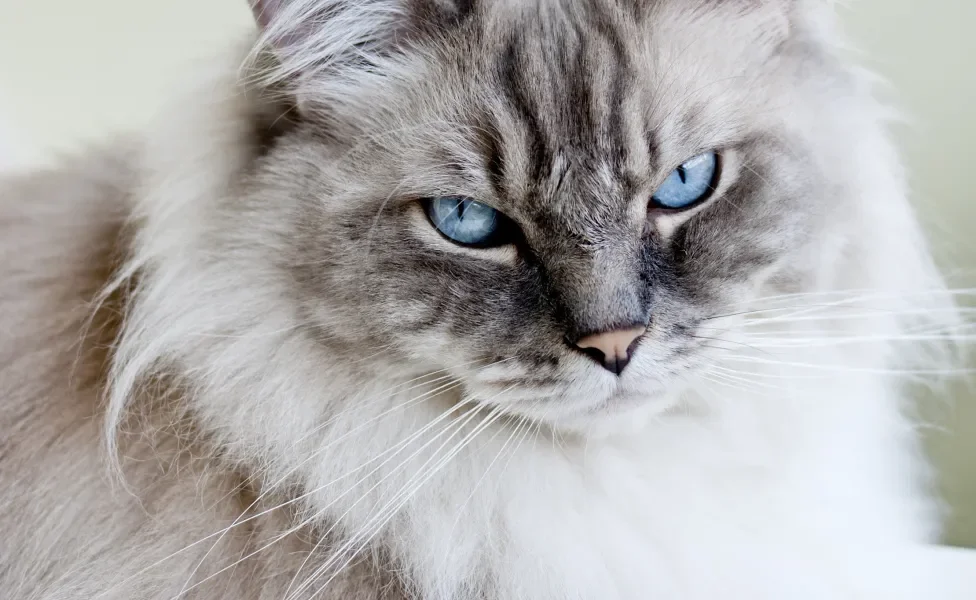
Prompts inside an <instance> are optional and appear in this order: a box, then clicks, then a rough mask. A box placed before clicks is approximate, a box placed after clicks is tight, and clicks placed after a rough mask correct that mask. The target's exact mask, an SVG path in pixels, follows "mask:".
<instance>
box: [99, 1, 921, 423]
mask: <svg viewBox="0 0 976 600" xmlns="http://www.w3.org/2000/svg"><path fill="white" fill-rule="evenodd" d="M252 7H253V8H254V11H255V15H256V17H257V21H258V23H259V24H260V25H261V30H262V36H261V38H260V41H259V42H258V43H257V44H256V45H254V46H252V47H253V48H254V50H253V52H252V53H251V60H250V61H249V62H248V63H247V66H246V69H245V72H244V75H243V78H242V77H241V76H240V75H239V74H236V73H235V74H234V76H233V82H232V83H228V85H229V86H242V87H243V88H244V92H245V93H243V94H240V95H235V94H227V95H226V97H225V96H224V95H221V96H220V97H219V98H218V97H216V96H213V89H214V87H215V86H214V84H213V83H212V82H209V81H208V82H207V84H206V85H207V87H206V88H205V90H204V92H203V93H204V96H201V95H200V94H197V95H196V96H194V97H192V98H191V99H190V105H193V104H199V103H200V98H201V97H206V98H211V99H213V100H214V101H215V102H217V103H218V104H220V107H217V108H211V107H209V106H203V107H201V110H199V111H197V112H194V113H193V114H194V115H196V116H192V117H189V116H188V117H184V116H180V117H179V119H183V120H182V121H177V122H174V123H175V124H173V123H169V122H167V125H166V126H165V127H164V128H163V129H162V130H161V134H160V135H159V136H158V138H159V140H158V141H159V144H160V147H159V148H156V149H153V148H152V147H151V148H150V149H149V155H150V159H149V160H147V163H150V164H151V167H150V174H151V177H150V181H149V183H148V184H147V185H146V189H147V190H148V191H149V192H150V193H149V194H148V196H147V197H146V198H145V199H143V201H142V202H141V203H140V210H141V212H142V213H143V214H141V215H138V216H139V217H141V218H140V219H138V222H139V223H141V226H142V229H141V231H140V233H139V235H138V236H137V240H136V254H135V256H134V258H133V259H132V260H131V262H130V263H129V265H128V269H127V270H126V271H125V272H124V273H123V274H122V275H121V276H120V281H121V280H123V278H124V277H127V276H129V275H136V276H137V277H138V279H139V283H138V285H137V286H136V288H135V291H136V294H135V296H134V300H133V303H132V308H131V310H130V313H129V315H128V318H127V322H126V328H125V331H124V333H123V336H122V338H121V340H120V344H119V350H118V352H117V355H116V359H115V370H114V372H113V377H114V379H113V388H112V402H111V403H110V407H111V410H112V411H113V413H112V415H113V418H112V419H110V420H109V422H110V424H112V423H116V422H117V421H118V417H119V416H120V415H121V414H122V413H123V411H124V408H125V406H126V403H127V402H129V400H130V398H129V397H130V396H131V395H132V392H133V390H134V389H135V387H137V382H138V381H139V380H140V379H145V378H146V377H147V376H149V375H154V373H156V372H159V371H162V370H165V367H161V366H159V365H165V364H169V363H176V368H175V369H169V370H168V371H167V373H168V374H172V373H173V372H176V373H181V374H182V375H181V376H180V377H179V379H180V381H181V382H183V384H185V385H186V386H189V387H190V388H195V389H197V390H199V391H200V394H201V398H208V399H209V400H208V401H207V402H203V401H201V402H199V403H198V404H199V406H197V407H196V408H197V409H198V412H199V414H198V416H197V418H198V419H204V420H214V421H216V422H217V423H218V424H217V425H216V426H215V429H219V430H222V431H227V432H233V431H244V430H248V428H251V429H256V430H262V431H264V430H266V431H267V432H268V433H267V435H268V436H273V437H274V436H277V437H278V438H281V437H289V436H295V437H301V436H302V435H304V433H302V432H303V431H304V430H303V429H302V427H304V426H305V425H304V424H307V423H312V422H317V421H318V420H321V411H322V410H323V409H322V406H323V404H325V405H329V404H330V403H339V404H343V403H344V402H345V403H349V402H358V401H359V400H356V399H355V398H360V396H363V395H368V394H367V392H365V391H362V390H365V389H366V387H364V386H368V385H372V384H375V385H381V386H385V385H387V384H390V383H391V381H392V382H393V383H396V382H404V381H413V380H414V379H415V378H422V377H425V376H431V375H436V377H437V378H439V379H438V380H446V381H448V382H452V383H451V384H450V385H446V386H445V387H446V388H447V389H449V390H450V391H451V393H452V394H453V393H454V391H455V390H457V389H460V390H462V396H463V398H464V399H466V400H468V401H471V402H473V403H476V404H477V405H479V406H493V407H497V408H499V409H500V410H502V411H504V412H505V413H507V414H512V415H520V416H524V417H528V418H530V419H532V420H534V421H537V422H539V421H541V422H546V423H549V424H552V425H554V426H556V427H559V428H567V429H577V428H591V427H593V425H594V424H595V423H598V422H601V421H603V420H605V419H608V418H611V419H617V420H618V421H619V420H621V419H622V420H623V421H626V420H628V419H629V418H630V416H631V415H633V414H634V411H635V410H638V409H640V410H645V411H648V410H650V411H651V412H655V411H660V410H666V409H668V408H670V407H672V406H674V404H675V402H678V401H680V399H681V397H682V393H681V392H682V390H683V389H684V386H685V385H687V384H689V383H694V382H696V381H697V380H699V379H701V377H702V376H703V374H705V373H706V371H708V369H710V366H711V364H712V363H713V362H714V353H715V352H716V347H722V346H724V345H726V344H727V342H725V341H722V340H723V339H724V338H723V336H722V333H723V332H724V333H727V332H728V331H730V330H734V329H735V328H736V327H737V324H736V323H737V322H736V316H735V315H737V314H738V313H740V312H743V311H745V310H746V308H748V307H749V306H750V303H751V302H753V301H754V300H755V299H756V298H759V297H769V296H775V295H780V296H783V295H787V297H788V295H789V294H792V293H797V292H803V293H811V292H821V291H832V290H838V289H840V290H849V289H865V288H869V289H882V288H883V289H888V290H895V289H897V290H905V289H918V287H919V286H925V285H930V284H931V285H932V287H938V285H939V284H938V277H937V276H936V275H935V274H934V270H933V269H932V267H931V263H930V259H929V256H928V253H927V251H926V249H925V245H924V242H923V241H922V239H921V236H920V234H919V232H918V229H917V224H916V222H915V219H914V217H913V216H912V214H911V210H910V208H909V206H908V204H907V202H905V199H904V195H903V193H902V189H901V183H900V180H899V176H898V175H899V169H898V163H897V158H896V157H895V156H894V154H893V152H892V150H891V145H890V144H889V143H888V142H887V140H886V139H885V138H884V134H883V129H882V128H881V127H879V122H880V119H879V116H880V115H881V113H880V112H879V111H878V109H877V105H876V104H874V103H873V102H872V101H871V100H870V96H869V94H867V93H865V89H864V87H863V84H862V83H861V79H860V78H859V77H857V76H856V75H855V74H854V73H853V72H852V71H851V69H850V68H849V67H848V66H846V63H844V62H843V61H842V60H841V59H840V58H839V57H838V53H837V49H836V43H835V42H834V40H833V33H832V31H833V26H832V24H831V18H830V17H829V15H830V11H829V3H828V2H826V1H825V0H823V1H821V0H763V1H747V0H724V1H721V2H715V1H709V2H706V1H704V0H703V1H696V2H689V1H685V0H680V1H679V0H653V1H651V0H641V1H626V0H580V1H571V0H533V1H516V0H496V1H491V2H489V1H487V0H477V1H463V0H361V1H358V2H350V1H345V0H275V1H272V0H263V1H258V0H255V1H253V2H252ZM242 81H243V82H244V84H242V83H241V82H242ZM205 94H210V96H206V95H205ZM221 103H223V104H221ZM224 104H228V105H229V104H233V107H231V108H228V107H226V106H224ZM180 110H184V109H180ZM191 112H192V111H191ZM231 113H233V114H239V115H241V116H240V118H239V119H237V120H234V119H230V118H228V117H227V116H226V115H227V114H231ZM180 114H181V115H182V113H180ZM187 119H189V120H187ZM153 157H154V158H153ZM896 264H897V265H899V268H898V269H893V268H892V265H896ZM733 343H734V342H733ZM719 349H722V348H719ZM726 349H727V348H726ZM339 379H342V381H341V382H340V381H339ZM320 380H321V381H320ZM455 384H456V385H455ZM221 390H222V391H223V392H224V393H223V394H219V393H218V392H220V391H221ZM242 394H247V395H250V396H253V397H254V400H253V402H250V401H248V402H244V401H242V400H241V398H242ZM323 394H325V395H326V396H328V395H329V394H332V395H333V396H335V397H332V398H331V399H330V398H325V397H323ZM353 397H355V398H353ZM218 398H223V402H220V401H218ZM260 403H263V404H260ZM286 404H287V406H286ZM269 406H270V409H269V408H268V407H269ZM342 408H343V407H342V406H334V407H331V410H339V409H342ZM201 415H202V416H201ZM234 415H236V416H234ZM232 416H233V418H232ZM238 417H239V418H238ZM272 417H275V418H278V417H280V420H279V421H275V420H274V419H273V418H272ZM234 419H238V420H236V421H235V420H234ZM249 419H250V420H249ZM286 421H287V422H286ZM292 425H294V428H293V429H294V431H292V430H290V429H289V427H292ZM262 435H265V434H262ZM238 437H240V436H238ZM231 438H233V436H231ZM233 441H236V438H233Z"/></svg>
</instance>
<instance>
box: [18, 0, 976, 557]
mask: <svg viewBox="0 0 976 600" xmlns="http://www.w3.org/2000/svg"><path fill="white" fill-rule="evenodd" d="M779 1H796V0H779ZM825 1H826V0H825ZM851 4H852V7H851V8H850V9H849V10H845V11H844V16H845V20H846V22H847V25H848V29H849V30H850V31H851V33H852V34H853V38H854V40H855V42H856V44H857V46H859V47H860V49H862V50H863V51H864V57H863V59H864V61H865V62H866V63H867V64H869V65H870V66H872V67H874V68H875V69H876V70H877V71H879V72H881V73H882V74H884V75H885V76H886V77H887V78H888V79H889V80H890V81H891V83H892V84H893V85H892V88H893V97H895V98H898V100H899V104H900V106H901V107H903V108H904V110H905V113H906V115H907V116H909V117H910V118H911V126H910V127H902V128H900V129H899V130H898V135H899V140H900V142H901V143H902V146H903V148H904V149H905V155H906V157H907V159H908V161H909V164H910V166H911V170H912V179H911V182H912V186H913V189H914V195H915V198H916V200H917V202H918V205H919V207H920V209H921V214H922V215H923V217H924V218H925V220H926V222H927V223H928V224H929V225H930V227H931V231H932V232H933V234H934V237H935V239H936V241H937V243H938V245H939V251H940V255H941V256H942V257H943V259H944V264H945V265H946V266H947V267H949V268H952V270H954V271H958V272H959V276H958V279H957V280H956V283H957V284H959V285H976V280H974V279H973V277H971V276H970V275H969V274H967V272H968V271H974V267H976V241H973V240H972V235H971V232H970V229H971V226H972V224H974V223H976V218H974V217H976V205H974V203H973V201H972V200H973V197H974V194H973V192H972V186H973V183H974V180H976V177H974V174H976V165H973V164H971V161H972V160H973V152H972V151H971V145H972V144H973V141H974V140H976V116H974V114H973V106H974V105H976V31H974V30H973V26H974V24H976V0H853V1H852V2H851ZM249 18H250V15H249V13H248V11H247V10H246V2H245V0H0V119H4V118H5V119H6V121H7V123H6V126H8V127H10V128H12V133H8V134H5V133H4V130H3V129H2V127H3V126H4V123H2V122H0V135H8V139H7V140H4V141H5V142H7V144H6V145H12V146H14V149H15V157H16V158H19V159H22V160H34V159H36V158H38V157H45V156H47V155H48V154H47V152H48V150H49V149H51V148H59V149H70V148H71V147H72V146H73V145H74V143H75V142H76V141H77V140H81V139H90V138H97V137H99V136H100V135H102V134H104V133H105V132H106V130H109V129H122V128H130V127H132V126H136V125H138V124H140V123H142V122H144V121H145V120H146V119H147V118H148V117H149V115H151V114H152V113H153V111H154V110H155V109H156V108H158V106H159V105H160V102H161V101H162V100H163V99H164V98H165V97H166V96H167V92H168V90H169V89H170V87H171V85H172V83H173V82H174V81H177V80H178V78H179V75H180V73H181V71H182V66H184V65H185V64H186V63H187V62H193V61H194V60H195V59H197V58H199V57H202V56H206V55H207V54H208V53H209V52H210V51H211V50H213V49H215V48H217V47H219V46H220V45H221V44H222V43H223V42H224V41H227V40H229V39H233V38H234V37H235V36H236V35H237V34H238V33H239V32H241V31H244V30H245V28H246V27H248V26H249V22H250V20H249ZM929 412H930V418H931V419H932V420H933V421H935V425H937V427H933V428H932V432H933V433H932V435H931V436H930V437H931V444H930V446H931V448H932V451H933V453H934V455H935V456H936V459H937V462H938V464H939V467H940V472H941V476H942V477H941V480H942V482H943V487H944V490H945V492H946V495H947V497H948V498H949V500H950V503H951V505H952V508H953V513H954V521H953V526H952V528H951V534H950V538H951V539H950V541H951V542H954V543H957V544H968V545H972V546H974V547H976V459H974V457H976V402H973V393H972V392H971V390H969V389H966V388H965V386H962V385H960V386H958V388H957V390H956V394H955V397H954V398H953V399H951V400H950V399H939V400H937V401H935V402H933V403H932V410H930V411H929ZM940 427H941V429H940Z"/></svg>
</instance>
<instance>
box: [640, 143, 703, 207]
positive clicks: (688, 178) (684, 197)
mask: <svg viewBox="0 0 976 600" xmlns="http://www.w3.org/2000/svg"><path fill="white" fill-rule="evenodd" d="M718 175H719V158H718V154H716V153H715V152H706V153H704V154H699V155H698V156H696V157H694V158H692V159H689V160H687V161H685V163H684V164H682V165H681V166H680V167H678V168H677V169H675V170H674V171H672V172H671V174H670V175H668V178H667V179H666V180H665V181H664V183H663V184H662V185H661V187H659V188H658V189H657V191H656V192H655V193H654V196H653V197H652V201H653V204H654V205H655V206H657V207H658V208H668V209H683V208H690V207H691V206H693V205H695V204H698V203H699V202H701V201H702V200H705V199H707V198H708V197H709V196H711V195H712V192H714V191H715V186H716V185H717V184H718Z"/></svg>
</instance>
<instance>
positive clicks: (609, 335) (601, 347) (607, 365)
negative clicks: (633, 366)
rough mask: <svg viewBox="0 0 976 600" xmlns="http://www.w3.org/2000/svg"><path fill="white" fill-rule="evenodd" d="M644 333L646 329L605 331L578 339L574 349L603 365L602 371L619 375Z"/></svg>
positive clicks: (634, 328)
mask: <svg viewBox="0 0 976 600" xmlns="http://www.w3.org/2000/svg"><path fill="white" fill-rule="evenodd" d="M646 331H647V328H646V327H631V328H630V329H615V330H613V331H605V332H603V333H597V334H593V335H588V336H586V337H584V338H582V339H580V340H579V341H577V342H576V347H577V348H579V349H580V350H582V351H583V352H584V353H585V354H587V355H589V356H590V357H591V358H593V360H595V361H597V362H598V363H600V364H601V365H603V368H604V369H606V370H608V371H610V372H611V373H615V374H617V375H620V374H621V373H623V372H624V369H625V368H627V364H628V363H630V357H631V356H632V355H633V353H634V349H635V348H636V346H637V342H638V341H639V340H640V337H641V336H642V335H644V333H645V332H646Z"/></svg>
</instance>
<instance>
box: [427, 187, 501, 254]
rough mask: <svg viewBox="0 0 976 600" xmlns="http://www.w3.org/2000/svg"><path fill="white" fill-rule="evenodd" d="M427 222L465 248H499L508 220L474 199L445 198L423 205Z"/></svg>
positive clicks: (434, 199) (429, 201)
mask: <svg viewBox="0 0 976 600" xmlns="http://www.w3.org/2000/svg"><path fill="white" fill-rule="evenodd" d="M424 206H425V210H426V212H427V218H429V219H430V222H431V223H432V224H433V225H434V228H435V229H437V231H439V232H440V233H441V235H443V236H444V237H446V238H447V239H449V240H451V241H452V242H454V243H456V244H459V245H462V246H472V247H480V248H487V247H492V246H500V245H502V244H504V243H506V242H507V241H508V240H506V239H504V235H503V233H504V229H505V228H504V225H505V217H504V216H503V215H502V214H501V213H499V212H498V211H497V210H495V209H493V208H491V207H490V206H488V205H486V204H482V203H480V202H478V201H476V200H473V199H471V198H465V197H463V196H442V197H439V198H430V199H428V200H426V201H425V202H424Z"/></svg>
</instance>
